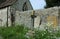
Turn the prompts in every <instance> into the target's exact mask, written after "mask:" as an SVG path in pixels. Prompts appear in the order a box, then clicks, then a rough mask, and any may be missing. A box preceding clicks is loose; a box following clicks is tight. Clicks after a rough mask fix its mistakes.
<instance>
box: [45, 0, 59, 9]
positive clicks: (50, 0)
mask: <svg viewBox="0 0 60 39" xmlns="http://www.w3.org/2000/svg"><path fill="white" fill-rule="evenodd" d="M45 1H46V7H45V8H49V7H54V6H60V0H45Z"/></svg>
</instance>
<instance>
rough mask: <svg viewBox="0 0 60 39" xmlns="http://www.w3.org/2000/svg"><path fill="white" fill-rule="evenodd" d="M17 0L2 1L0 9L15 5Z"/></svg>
mask: <svg viewBox="0 0 60 39" xmlns="http://www.w3.org/2000/svg"><path fill="white" fill-rule="evenodd" d="M16 1H17V0H0V9H1V8H4V7H7V6H10V5H12V4H13V3H15V2H16Z"/></svg>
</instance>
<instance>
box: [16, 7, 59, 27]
mask: <svg viewBox="0 0 60 39" xmlns="http://www.w3.org/2000/svg"><path fill="white" fill-rule="evenodd" d="M59 9H60V8H59V7H52V8H48V9H42V10H30V11H24V12H20V11H16V19H15V20H16V21H15V23H16V24H24V25H26V26H28V27H33V22H32V18H31V15H32V14H33V11H35V15H36V17H35V18H34V27H35V28H36V27H39V26H41V25H43V24H45V23H47V22H51V23H53V25H54V26H57V25H58V16H59V14H58V13H59Z"/></svg>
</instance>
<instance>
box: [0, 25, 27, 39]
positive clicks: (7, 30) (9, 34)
mask: <svg viewBox="0 0 60 39" xmlns="http://www.w3.org/2000/svg"><path fill="white" fill-rule="evenodd" d="M27 31H28V28H25V27H23V26H19V25H18V26H15V27H3V28H0V35H1V36H2V37H3V38H4V39H25V37H24V35H25V34H26V32H27Z"/></svg>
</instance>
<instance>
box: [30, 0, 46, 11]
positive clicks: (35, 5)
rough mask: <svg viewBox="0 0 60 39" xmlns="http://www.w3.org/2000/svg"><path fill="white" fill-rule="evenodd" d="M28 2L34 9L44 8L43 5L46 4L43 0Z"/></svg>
mask: <svg viewBox="0 0 60 39" xmlns="http://www.w3.org/2000/svg"><path fill="white" fill-rule="evenodd" d="M30 2H31V4H32V7H33V9H34V10H36V9H44V6H45V5H46V3H45V0H30Z"/></svg>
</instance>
